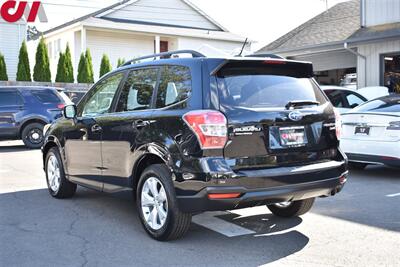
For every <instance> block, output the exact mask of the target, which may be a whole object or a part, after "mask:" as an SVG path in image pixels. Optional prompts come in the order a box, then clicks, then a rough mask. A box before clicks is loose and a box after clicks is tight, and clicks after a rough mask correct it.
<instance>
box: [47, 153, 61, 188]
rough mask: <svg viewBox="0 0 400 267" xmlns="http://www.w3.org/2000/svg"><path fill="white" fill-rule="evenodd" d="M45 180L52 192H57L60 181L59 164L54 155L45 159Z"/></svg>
mask: <svg viewBox="0 0 400 267" xmlns="http://www.w3.org/2000/svg"><path fill="white" fill-rule="evenodd" d="M47 180H48V183H49V186H50V188H51V190H52V191H53V192H57V191H58V189H59V188H60V183H61V172H60V165H59V163H58V160H57V158H56V156H55V155H51V156H50V157H49V159H48V160H47Z"/></svg>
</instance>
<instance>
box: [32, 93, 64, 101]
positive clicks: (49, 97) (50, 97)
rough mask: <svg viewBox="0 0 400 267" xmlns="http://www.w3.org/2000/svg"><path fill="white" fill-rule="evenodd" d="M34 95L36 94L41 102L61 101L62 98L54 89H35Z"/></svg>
mask: <svg viewBox="0 0 400 267" xmlns="http://www.w3.org/2000/svg"><path fill="white" fill-rule="evenodd" d="M32 95H34V96H35V97H36V98H37V99H38V100H39V101H40V102H42V103H46V104H47V103H52V104H53V103H60V102H62V101H61V99H60V98H59V97H58V96H57V94H56V93H55V92H54V91H52V90H40V91H39V90H35V91H32Z"/></svg>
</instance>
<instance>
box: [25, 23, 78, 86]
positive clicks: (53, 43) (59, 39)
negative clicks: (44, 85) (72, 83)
mask: <svg viewBox="0 0 400 267" xmlns="http://www.w3.org/2000/svg"><path fill="white" fill-rule="evenodd" d="M45 43H46V45H47V49H48V52H49V59H50V71H51V77H52V80H53V81H54V80H55V78H56V75H57V64H58V59H59V55H60V52H63V53H64V52H65V48H66V47H67V43H68V44H69V48H70V49H71V55H72V65H73V66H74V72H75V76H74V77H75V79H76V70H77V65H78V62H77V61H76V58H75V57H74V55H75V33H74V30H72V29H71V30H67V31H63V32H61V33H58V34H54V35H52V36H51V37H48V38H46V39H45ZM50 47H51V48H50ZM49 48H50V49H49ZM33 53H36V47H35V50H34V51H33ZM79 53H80V51H78V54H79Z"/></svg>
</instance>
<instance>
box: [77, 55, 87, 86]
mask: <svg viewBox="0 0 400 267" xmlns="http://www.w3.org/2000/svg"><path fill="white" fill-rule="evenodd" d="M77 80H78V83H89V81H88V80H89V68H88V63H87V60H86V57H85V54H84V53H81V57H80V59H79V64H78V77H77Z"/></svg>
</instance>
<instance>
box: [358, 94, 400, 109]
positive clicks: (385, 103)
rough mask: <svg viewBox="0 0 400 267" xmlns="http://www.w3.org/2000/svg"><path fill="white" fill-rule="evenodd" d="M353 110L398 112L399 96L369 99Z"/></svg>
mask: <svg viewBox="0 0 400 267" xmlns="http://www.w3.org/2000/svg"><path fill="white" fill-rule="evenodd" d="M354 111H357V112H400V97H399V96H392V97H385V98H378V99H375V100H372V101H369V102H367V103H365V104H363V105H361V106H359V107H356V108H355V109H354Z"/></svg>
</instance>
